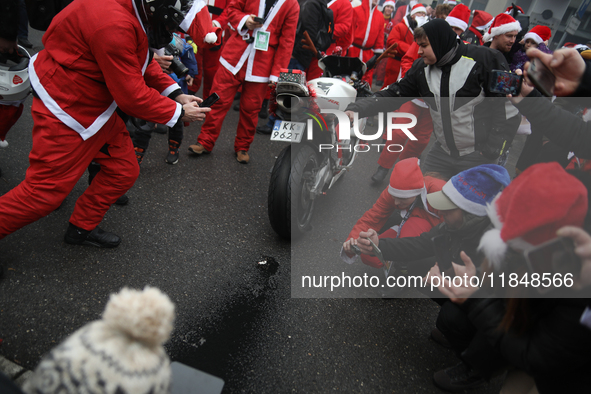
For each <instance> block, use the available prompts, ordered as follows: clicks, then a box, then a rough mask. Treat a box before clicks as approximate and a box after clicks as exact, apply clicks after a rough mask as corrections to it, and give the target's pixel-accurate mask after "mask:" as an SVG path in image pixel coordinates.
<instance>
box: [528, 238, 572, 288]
mask: <svg viewBox="0 0 591 394" xmlns="http://www.w3.org/2000/svg"><path fill="white" fill-rule="evenodd" d="M524 256H525V260H526V262H527V266H528V268H529V271H530V273H532V274H539V275H540V278H541V279H542V281H543V280H544V279H545V278H546V277H554V274H561V275H562V277H563V278H564V275H566V274H572V275H573V277H577V276H578V275H579V274H580V272H581V259H580V258H579V256H577V255H576V254H575V244H574V242H573V240H572V239H571V238H567V237H558V238H554V239H551V240H550V241H547V242H544V243H542V244H540V245H537V246H534V247H533V248H532V249H530V250H528V251H526V252H524ZM547 283H548V286H544V282H542V286H539V287H537V290H538V292H540V293H545V292H547V291H549V290H550V289H552V288H553V284H554V282H553V280H549V281H548V282H547Z"/></svg>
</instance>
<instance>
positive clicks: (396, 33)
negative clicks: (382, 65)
mask: <svg viewBox="0 0 591 394" xmlns="http://www.w3.org/2000/svg"><path fill="white" fill-rule="evenodd" d="M427 22H428V19H427V9H426V8H425V6H424V5H422V4H417V5H415V6H414V7H413V8H412V10H411V12H410V14H409V15H407V16H405V17H404V18H403V20H402V21H401V22H400V23H398V24H397V25H396V26H394V28H393V29H392V31H391V32H390V35H389V36H388V41H387V43H386V48H390V47H391V46H392V45H394V44H398V46H397V47H396V54H395V55H394V57H389V58H388V61H387V65H386V77H385V78H384V85H385V86H388V85H390V84H391V83H394V82H396V81H397V80H398V78H399V76H400V75H399V74H400V61H401V60H402V57H403V56H404V55H405V54H406V51H408V48H409V47H410V45H411V44H412V43H413V42H414V34H413V30H414V29H415V28H416V27H420V26H422V25H424V24H425V23H427Z"/></svg>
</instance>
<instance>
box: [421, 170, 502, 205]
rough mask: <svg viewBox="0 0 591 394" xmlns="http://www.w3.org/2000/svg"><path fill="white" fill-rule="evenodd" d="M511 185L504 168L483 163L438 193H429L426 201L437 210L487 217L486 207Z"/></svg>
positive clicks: (444, 186)
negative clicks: (453, 210)
mask: <svg viewBox="0 0 591 394" xmlns="http://www.w3.org/2000/svg"><path fill="white" fill-rule="evenodd" d="M509 182H511V177H510V176H509V173H508V172H507V170H506V169H505V168H504V167H501V166H499V165H496V164H482V165H479V166H477V167H473V168H469V169H467V170H465V171H462V172H460V173H459V174H457V175H454V176H453V177H452V178H451V179H450V180H449V181H447V183H446V184H445V185H443V188H442V189H441V191H439V192H435V193H429V194H428V195H427V201H429V204H431V206H432V207H433V208H435V209H437V210H440V211H447V210H450V209H456V208H460V209H462V210H463V211H466V212H468V213H471V214H473V215H476V216H486V205H487V204H489V203H490V202H491V201H492V200H493V198H495V196H496V195H497V194H498V193H499V192H500V191H501V189H502V188H503V187H505V186H507V185H508V184H509Z"/></svg>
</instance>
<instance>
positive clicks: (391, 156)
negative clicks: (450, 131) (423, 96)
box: [378, 101, 433, 168]
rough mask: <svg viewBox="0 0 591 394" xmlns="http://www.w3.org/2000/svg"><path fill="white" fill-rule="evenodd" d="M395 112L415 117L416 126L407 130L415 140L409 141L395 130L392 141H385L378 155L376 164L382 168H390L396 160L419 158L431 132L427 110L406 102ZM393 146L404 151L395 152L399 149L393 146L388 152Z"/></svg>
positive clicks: (431, 127)
mask: <svg viewBox="0 0 591 394" xmlns="http://www.w3.org/2000/svg"><path fill="white" fill-rule="evenodd" d="M396 112H406V113H410V114H413V115H414V116H416V117H417V125H416V126H415V127H413V128H412V129H409V130H408V131H410V132H411V133H412V135H414V136H415V137H417V140H416V141H411V140H410V139H409V138H408V137H407V136H406V134H404V133H403V132H402V131H401V130H395V131H394V132H392V139H391V140H388V141H386V144H385V146H384V148H383V149H382V153H381V154H380V158H379V159H378V164H379V165H380V166H382V167H384V168H392V167H393V166H394V163H396V160H397V159H398V158H400V160H404V159H408V158H409V157H420V156H421V153H423V150H425V148H426V147H427V145H428V144H429V139H430V138H431V133H432V132H433V120H432V119H431V113H430V112H429V108H423V107H421V106H419V105H417V104H415V103H413V102H412V101H407V102H406V103H404V104H402V106H401V107H400V108H399V109H398V111H396ZM386 136H387V134H386V132H384V139H385V138H386ZM407 140H408V141H407ZM405 143H406V145H405ZM393 144H399V145H402V146H404V149H403V150H402V152H397V151H399V150H400V149H399V148H398V147H396V146H394V147H392V148H391V149H392V151H393V152H390V151H389V150H388V147H389V146H391V145H393Z"/></svg>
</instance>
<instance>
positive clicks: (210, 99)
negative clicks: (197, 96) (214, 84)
mask: <svg viewBox="0 0 591 394" xmlns="http://www.w3.org/2000/svg"><path fill="white" fill-rule="evenodd" d="M219 99H220V96H218V94H217V93H212V94H211V95H210V96H209V97H208V98H206V99H205V100H203V101H202V102H201V104H199V106H200V107H211V106H212V105H213V104H214V103H215V102H217V101H218V100H219Z"/></svg>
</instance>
